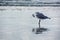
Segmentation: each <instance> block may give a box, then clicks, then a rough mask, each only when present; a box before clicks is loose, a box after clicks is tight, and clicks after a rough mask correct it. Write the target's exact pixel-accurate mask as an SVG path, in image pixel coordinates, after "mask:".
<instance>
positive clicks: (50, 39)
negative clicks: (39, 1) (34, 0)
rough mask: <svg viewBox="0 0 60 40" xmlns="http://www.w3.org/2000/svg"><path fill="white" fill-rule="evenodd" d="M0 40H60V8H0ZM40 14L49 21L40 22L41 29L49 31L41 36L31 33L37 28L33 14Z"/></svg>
mask: <svg viewBox="0 0 60 40" xmlns="http://www.w3.org/2000/svg"><path fill="white" fill-rule="evenodd" d="M0 9H5V10H0V39H1V40H60V38H59V37H60V36H59V34H60V25H59V23H60V21H59V20H60V7H59V8H58V7H38V8H37V7H34V8H33V7H0ZM37 11H38V12H42V13H43V14H44V15H46V16H48V17H50V18H51V19H50V20H49V19H46V20H42V21H41V27H44V28H47V29H49V30H48V31H45V32H43V33H42V34H38V35H37V34H35V33H33V32H32V29H33V28H38V19H37V18H33V17H32V14H34V13H35V12H37Z"/></svg>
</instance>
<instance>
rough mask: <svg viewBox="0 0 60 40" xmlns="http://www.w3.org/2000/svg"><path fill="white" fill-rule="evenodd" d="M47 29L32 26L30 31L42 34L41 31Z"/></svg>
mask: <svg viewBox="0 0 60 40" xmlns="http://www.w3.org/2000/svg"><path fill="white" fill-rule="evenodd" d="M45 31H48V29H47V28H33V29H32V32H34V33H35V34H42V33H43V32H45Z"/></svg>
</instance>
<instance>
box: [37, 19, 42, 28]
mask: <svg viewBox="0 0 60 40" xmlns="http://www.w3.org/2000/svg"><path fill="white" fill-rule="evenodd" d="M40 22H41V20H39V23H38V24H39V28H40Z"/></svg>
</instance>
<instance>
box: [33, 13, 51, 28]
mask: <svg viewBox="0 0 60 40" xmlns="http://www.w3.org/2000/svg"><path fill="white" fill-rule="evenodd" d="M32 16H33V17H37V18H38V19H39V23H38V24H39V28H40V22H41V20H42V19H51V18H49V17H47V16H45V15H44V14H43V13H39V12H36V14H32Z"/></svg>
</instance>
